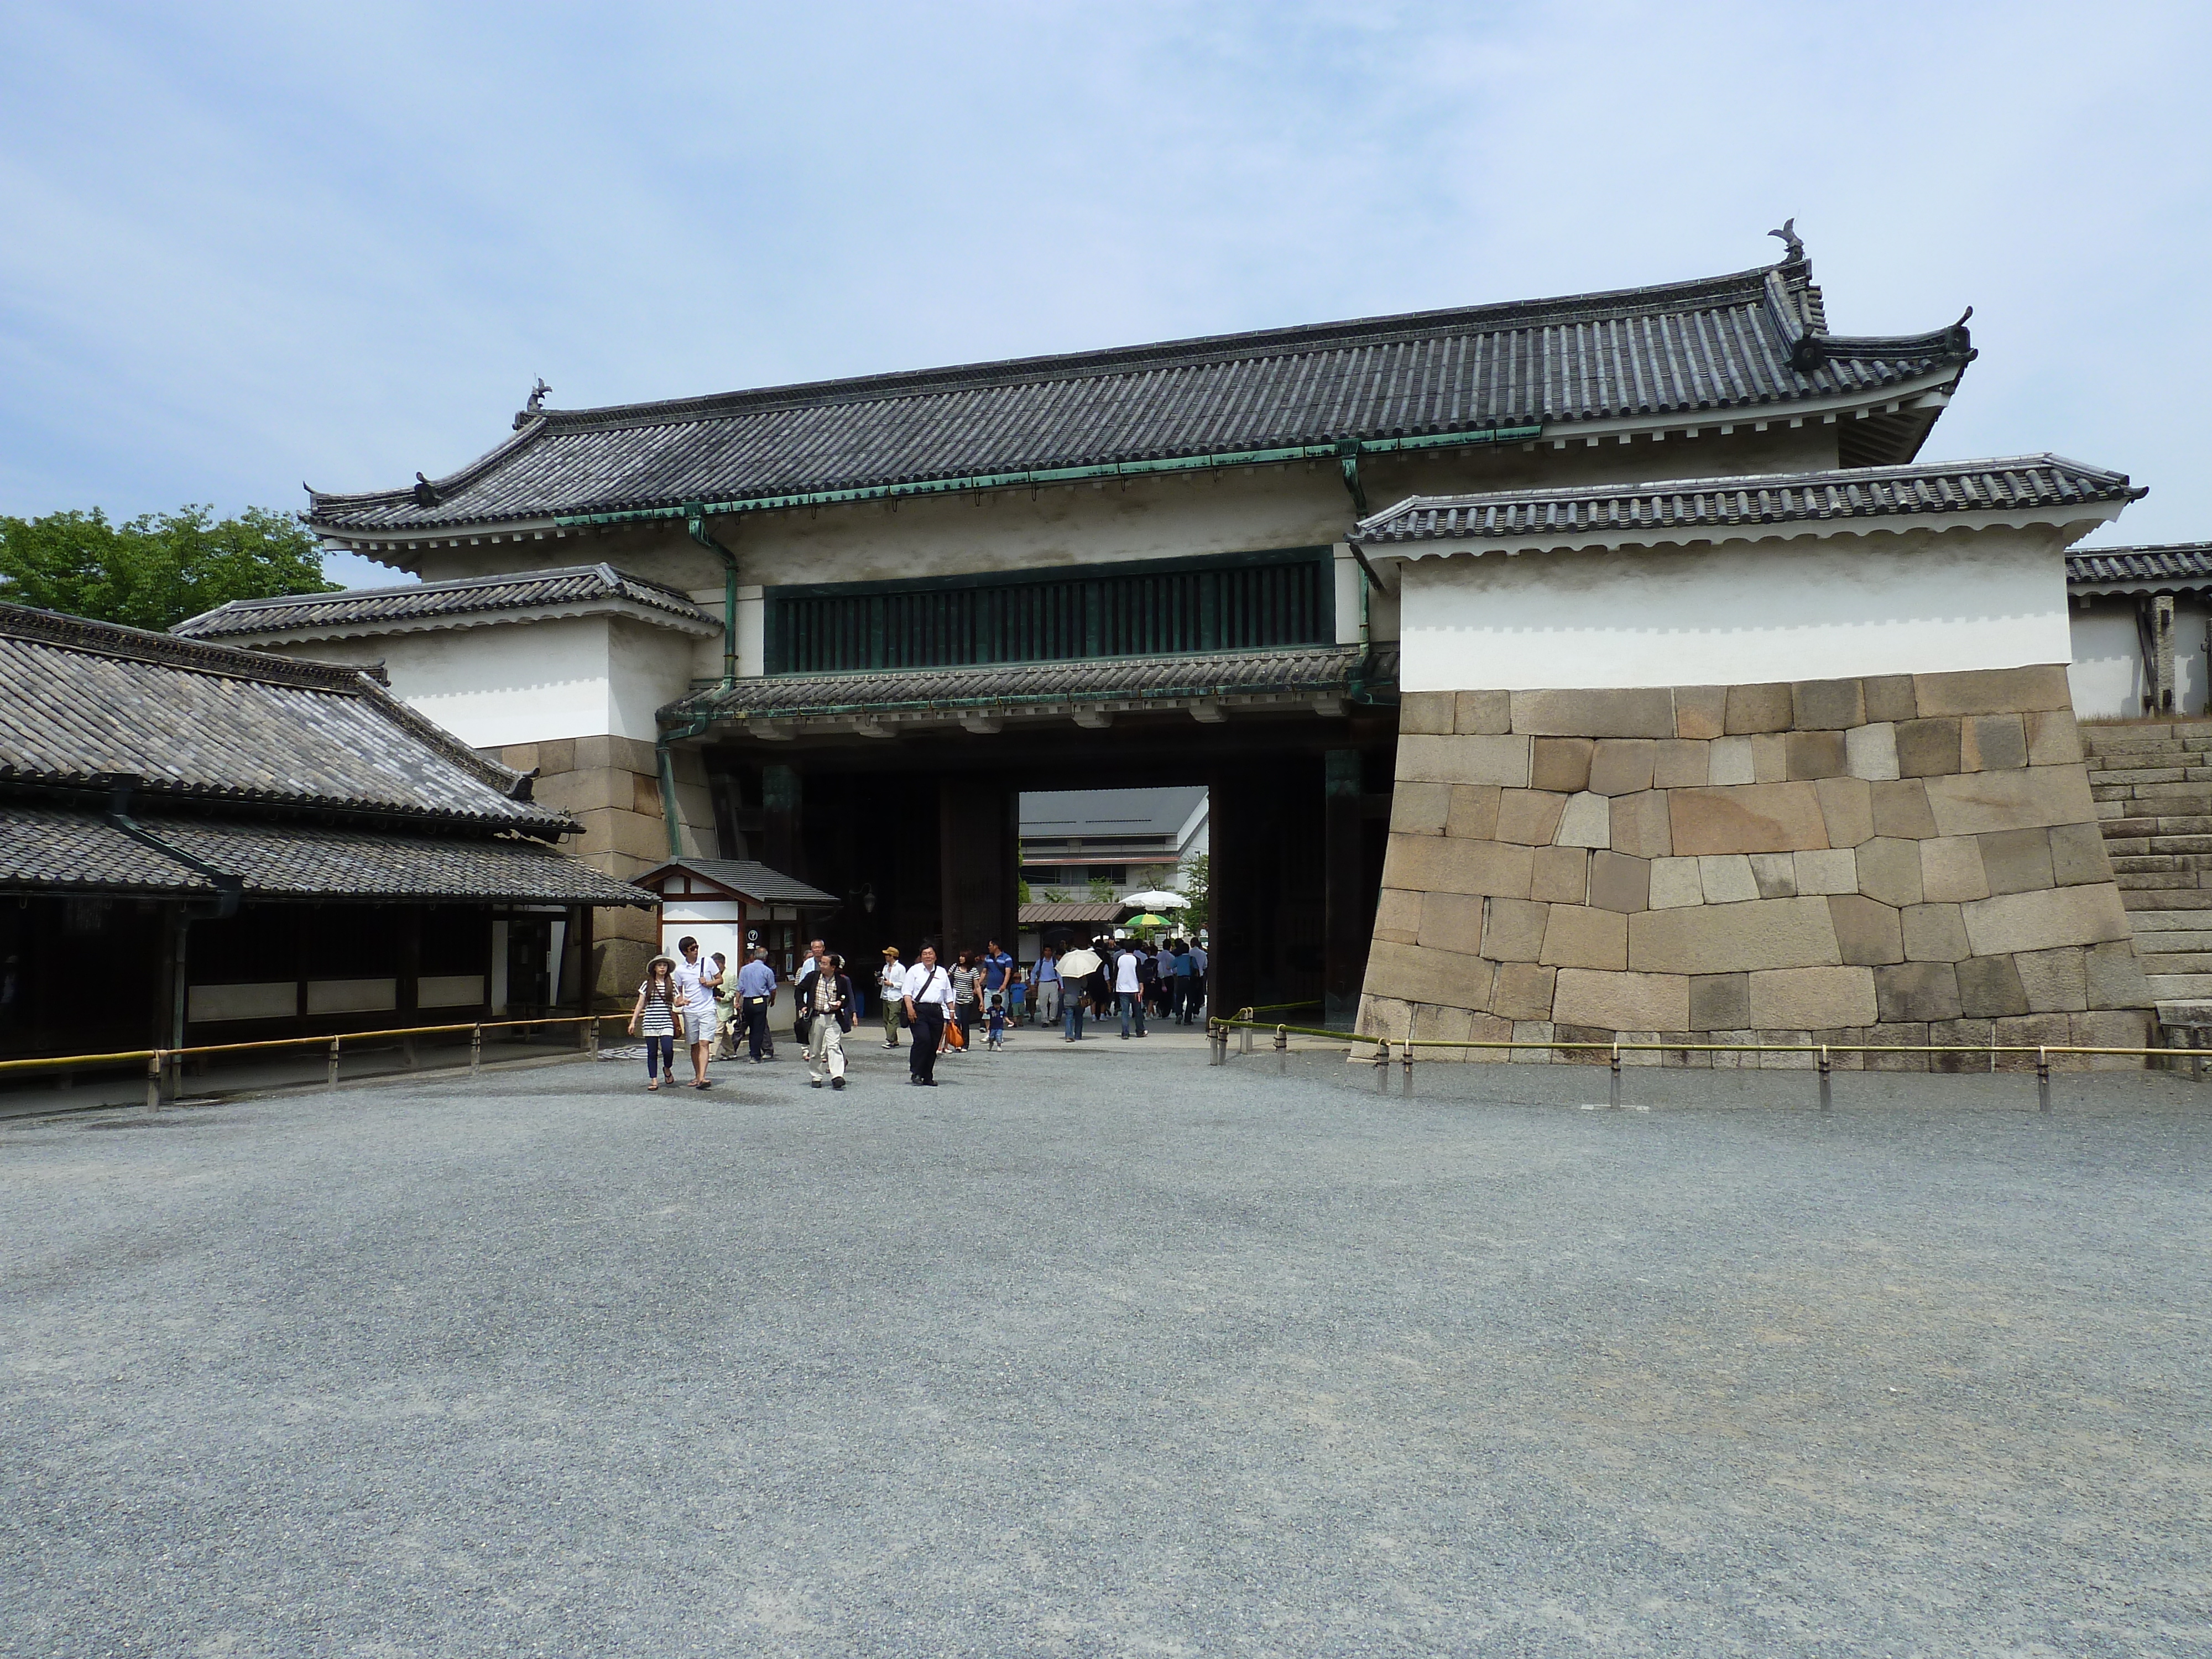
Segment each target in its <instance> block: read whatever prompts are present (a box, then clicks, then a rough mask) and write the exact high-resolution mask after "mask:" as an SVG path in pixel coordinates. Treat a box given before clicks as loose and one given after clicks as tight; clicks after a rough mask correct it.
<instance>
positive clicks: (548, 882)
mask: <svg viewBox="0 0 2212 1659" xmlns="http://www.w3.org/2000/svg"><path fill="white" fill-rule="evenodd" d="M133 821H134V822H135V823H137V824H138V825H139V826H140V827H141V828H143V829H145V830H146V831H148V832H149V834H150V835H152V836H155V838H156V839H157V840H159V841H161V842H166V843H167V844H168V845H170V846H172V847H173V848H177V849H178V850H179V851H180V852H182V853H184V854H187V855H189V856H190V857H191V858H193V859H195V860H198V861H199V862H201V863H204V864H208V865H211V866H214V867H215V868H216V869H218V870H222V871H226V872H232V873H234V874H237V875H240V876H242V877H243V878H245V896H246V897H247V898H249V899H252V898H263V899H283V898H305V899H313V898H331V899H340V900H375V899H388V900H413V899H458V900H467V901H471V902H513V903H537V904H581V903H588V904H595V905H650V904H652V903H653V902H654V901H653V895H652V894H650V893H647V892H645V891H643V890H641V889H639V888H636V887H634V886H632V885H630V884H629V883H627V882H622V881H617V880H616V879H615V878H613V877H612V876H609V875H606V874H604V873H602V872H599V871H598V870H595V869H593V868H592V866H590V865H587V864H586V863H584V862H583V861H582V860H579V859H573V858H569V857H568V856H566V855H565V854H561V853H557V852H556V851H554V850H553V849H552V848H550V847H547V846H545V845H544V844H543V843H541V842H533V841H520V840H515V839H513V838H510V837H506V836H499V837H492V836H469V837H459V836H442V837H435V838H434V837H431V836H411V835H392V834H386V833H384V832H382V831H379V830H368V829H337V828H333V827H330V826H326V825H321V824H306V823H270V822H246V821H242V820H239V819H233V818H215V817H183V816H180V815H167V816H153V815H138V814H134V815H133ZM214 890H215V889H214V886H213V884H211V883H210V881H209V880H208V878H206V877H205V876H204V875H203V874H201V873H200V872H197V871H196V870H194V869H192V868H191V866H188V865H185V864H183V863H181V862H179V861H177V860H173V859H169V858H165V857H163V856H162V855H161V853H159V852H157V851H156V850H155V849H154V848H151V847H149V846H147V845H146V844H145V843H144V842H141V841H138V840H137V839H135V838H134V837H132V836H126V835H125V834H124V833H123V831H122V830H120V829H117V828H115V827H114V826H113V825H112V824H111V823H108V822H107V821H106V819H105V818H104V817H102V816H101V815H100V813H98V812H96V811H90V810H88V809H86V808H83V807H77V806H58V805H37V804H31V803H27V802H24V801H21V800H14V799H0V891H8V892H41V893H55V892H79V893H144V894H149V895H154V894H161V895H177V896H186V897H190V896H204V895H208V894H211V893H212V892H213V891H214Z"/></svg>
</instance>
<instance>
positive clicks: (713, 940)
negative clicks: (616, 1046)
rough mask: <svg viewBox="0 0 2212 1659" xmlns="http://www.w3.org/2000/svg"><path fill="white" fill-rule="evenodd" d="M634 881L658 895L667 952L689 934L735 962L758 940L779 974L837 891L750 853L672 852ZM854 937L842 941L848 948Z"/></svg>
mask: <svg viewBox="0 0 2212 1659" xmlns="http://www.w3.org/2000/svg"><path fill="white" fill-rule="evenodd" d="M637 884H638V885H639V886H641V887H643V888H645V889H647V890H648V891H651V892H653V893H657V894H659V896H660V949H661V950H662V951H665V953H666V954H668V955H670V956H674V955H675V954H676V946H677V942H678V940H680V939H684V938H686V937H690V938H693V939H697V940H698V941H699V948H700V949H701V950H702V951H705V952H706V953H707V954H708V956H712V955H713V954H714V952H715V951H721V952H722V953H723V955H725V956H726V957H728V958H729V959H730V961H731V962H732V963H742V962H743V961H744V956H742V955H741V954H740V952H741V951H750V949H751V948H752V947H753V946H754V945H763V946H765V947H766V948H767V951H768V953H769V961H770V962H771V963H773V964H774V965H775V969H776V971H777V972H779V973H782V974H790V973H793V972H796V971H797V969H798V967H799V955H800V952H801V951H803V950H804V949H805V944H806V940H807V939H808V937H809V934H808V933H807V931H806V930H807V929H808V928H809V927H814V926H817V925H818V924H819V919H820V918H821V917H823V916H824V915H828V914H829V912H831V911H833V910H836V908H838V904H837V900H836V896H834V895H832V894H829V893H825V892H823V890H821V889H820V888H818V887H809V886H808V885H807V884H805V882H803V881H800V880H798V879H797V878H794V877H791V876H787V875H785V874H783V873H782V872H781V871H777V870H771V869H769V867H768V866H766V865H765V864H762V863H759V862H757V861H756V860H751V859H693V858H682V859H671V860H669V861H668V862H667V863H665V864H664V865H662V866H659V868H658V869H654V870H648V871H647V872H645V873H644V874H643V875H641V876H640V877H638V878H637ZM856 920H857V918H856ZM858 943H860V942H859V941H852V942H847V943H846V944H845V945H844V947H843V948H844V949H845V951H847V953H848V954H850V953H851V952H852V951H854V949H855V948H856V945H857V944H858Z"/></svg>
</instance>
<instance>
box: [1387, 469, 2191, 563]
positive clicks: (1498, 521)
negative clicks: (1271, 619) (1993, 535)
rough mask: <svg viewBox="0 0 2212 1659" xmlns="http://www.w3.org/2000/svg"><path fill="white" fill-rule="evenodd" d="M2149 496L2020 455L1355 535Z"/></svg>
mask: <svg viewBox="0 0 2212 1659" xmlns="http://www.w3.org/2000/svg"><path fill="white" fill-rule="evenodd" d="M2146 493H2147V492H2146V491H2144V490H2142V489H2137V488H2135V487H2132V486H2130V484H2129V483H2128V479H2127V475H2126V474H2125V473H2123V472H2111V471H2106V470H2105V469H2104V468H2102V467H2095V466H2088V465H2084V464H2083V463H2081V462H2080V461H2069V460H2068V459H2066V458H2065V457H2063V456H2062V455H2021V456H2015V457H2012V458H2010V459H2003V460H1982V461H1939V462H1929V463H1922V464H1919V465H1911V466H1880V467H1857V468H1849V469H1844V470H1841V471H1828V472H1788V473H1777V474H1765V475H1757V476H1753V477H1739V478H1682V479H1673V480H1668V481H1666V482H1663V483H1638V484H1613V485H1579V486H1571V487H1568V488H1565V489H1518V490H1498V491H1494V492H1490V493H1486V494H1482V495H1412V496H1408V497H1407V499H1406V500H1404V501H1400V502H1399V503H1398V504H1397V505H1396V506H1395V507H1389V508H1388V509H1386V510H1385V511H1383V512H1381V513H1376V514H1375V515H1374V516H1373V517H1372V518H1368V519H1364V520H1361V521H1360V523H1359V525H1358V528H1357V529H1355V530H1354V531H1353V532H1352V539H1353V540H1354V541H1356V542H1358V544H1360V545H1361V546H1363V547H1366V548H1370V549H1371V548H1378V547H1389V546H1393V545H1397V544H1407V543H1418V542H1425V541H1478V542H1479V541H1487V540H1497V541H1507V540H1519V539H1522V538H1530V537H1542V536H1547V535H1553V534H1557V535H1565V536H1574V537H1600V536H1632V535H1635V534H1638V533H1639V532H1643V533H1653V532H1664V533H1666V534H1668V536H1680V535H1682V534H1684V533H1695V532H1699V531H1707V530H1722V529H1730V528H1734V527H1735V526H1746V525H1764V524H1789V523H1800V522H1808V523H1809V522H1814V521H1818V520H1844V519H1881V518H1895V517H1901V516H1905V515H1910V514H1922V513H1982V512H1999V511H2003V510H2006V509H2008V508H2023V507H2025V508H2032V509H2037V510H2042V509H2047V508H2051V507H2066V506H2069V505H2074V504H2076V503H2081V502H2109V501H2134V500H2136V499H2137V498H2139V497H2140V496H2142V495H2144V494H2146Z"/></svg>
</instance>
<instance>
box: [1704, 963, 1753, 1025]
mask: <svg viewBox="0 0 2212 1659" xmlns="http://www.w3.org/2000/svg"><path fill="white" fill-rule="evenodd" d="M1749 1024H1751V975H1749V974H1747V973H1745V974H1699V975H1694V976H1692V979H1691V981H1690V1029H1691V1030H1693V1031H1719V1030H1741V1029H1742V1028H1743V1027H1745V1026H1747V1025H1749Z"/></svg>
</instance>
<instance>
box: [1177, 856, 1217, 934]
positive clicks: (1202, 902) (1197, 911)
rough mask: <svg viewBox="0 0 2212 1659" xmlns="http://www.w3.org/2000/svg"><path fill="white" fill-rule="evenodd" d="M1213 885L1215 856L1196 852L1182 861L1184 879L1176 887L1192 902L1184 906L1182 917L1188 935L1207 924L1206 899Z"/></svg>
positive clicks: (1185, 932)
mask: <svg viewBox="0 0 2212 1659" xmlns="http://www.w3.org/2000/svg"><path fill="white" fill-rule="evenodd" d="M1212 885H1213V856H1212V854H1210V853H1194V854H1191V855H1190V856H1189V857H1188V858H1187V859H1185V860H1183V861H1182V882H1181V884H1178V885H1177V886H1176V891H1177V892H1178V893H1181V894H1182V896H1184V897H1185V898H1187V899H1188V900H1189V901H1190V902H1189V903H1188V904H1187V905H1185V906H1184V907H1183V908H1182V915H1181V918H1180V921H1181V924H1182V931H1183V933H1184V934H1185V935H1186V936H1188V935H1191V934H1194V933H1197V932H1198V930H1199V929H1200V928H1201V927H1205V926H1206V895H1207V892H1208V891H1209V890H1210V889H1211V888H1212Z"/></svg>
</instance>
